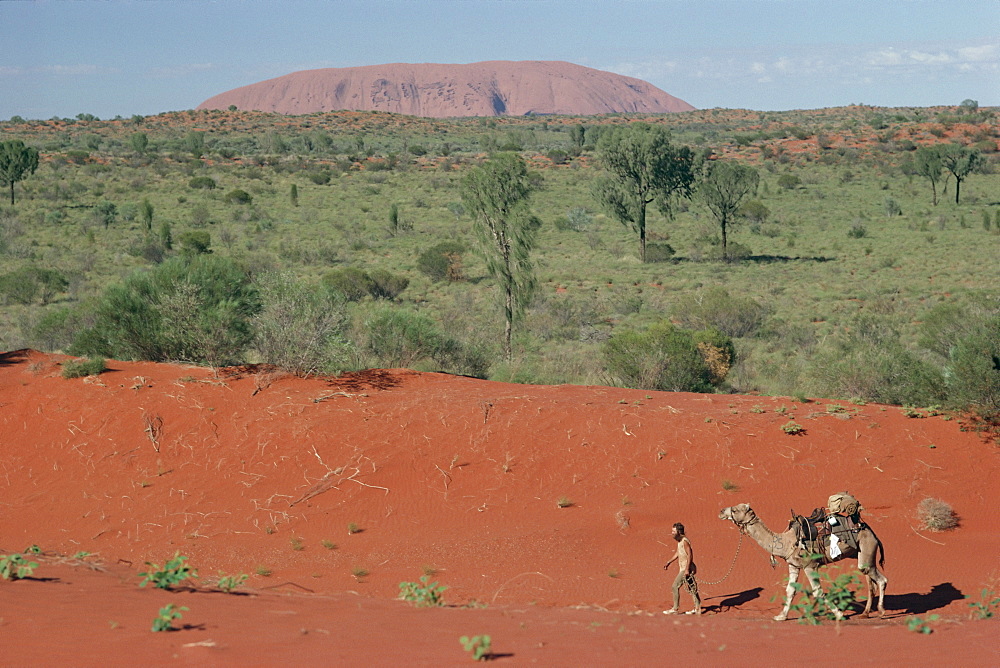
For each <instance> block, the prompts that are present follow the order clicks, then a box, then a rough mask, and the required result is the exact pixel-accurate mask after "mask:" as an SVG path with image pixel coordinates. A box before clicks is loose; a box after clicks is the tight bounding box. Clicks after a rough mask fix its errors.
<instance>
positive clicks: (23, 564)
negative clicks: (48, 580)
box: [0, 554, 38, 580]
mask: <svg viewBox="0 0 1000 668" xmlns="http://www.w3.org/2000/svg"><path fill="white" fill-rule="evenodd" d="M36 568H38V563H37V562H35V561H28V560H27V559H25V558H24V557H22V556H21V555H20V554H3V555H0V577H2V578H3V579H4V580H20V579H22V578H27V577H31V574H32V573H34V572H35V569H36Z"/></svg>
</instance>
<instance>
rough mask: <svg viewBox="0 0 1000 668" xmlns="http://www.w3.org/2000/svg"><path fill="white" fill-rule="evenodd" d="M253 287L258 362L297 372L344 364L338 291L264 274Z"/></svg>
mask: <svg viewBox="0 0 1000 668" xmlns="http://www.w3.org/2000/svg"><path fill="white" fill-rule="evenodd" d="M256 285H257V287H258V290H259V294H260V300H261V310H260V312H259V313H258V314H257V315H255V316H254V317H253V327H254V347H255V348H256V349H257V352H258V353H259V354H260V357H261V360H262V361H264V362H266V363H268V364H274V365H275V366H277V367H279V368H281V369H285V370H287V371H291V372H292V373H294V374H296V375H300V376H305V375H309V374H313V373H335V372H337V371H339V370H341V369H342V368H343V366H344V363H345V359H346V353H347V351H348V346H347V342H346V339H345V337H344V330H345V328H346V326H347V311H346V305H345V300H344V298H343V297H342V296H341V295H340V293H337V292H333V291H330V290H329V289H326V288H318V289H317V288H312V287H310V286H308V285H305V284H304V283H301V282H299V281H296V280H295V279H294V277H293V276H292V275H291V274H288V273H274V274H264V275H263V276H261V277H260V278H258V279H257V281H256Z"/></svg>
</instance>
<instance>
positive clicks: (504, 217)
mask: <svg viewBox="0 0 1000 668" xmlns="http://www.w3.org/2000/svg"><path fill="white" fill-rule="evenodd" d="M531 191H532V187H531V184H530V182H529V180H528V168H527V165H526V164H525V162H524V159H522V158H521V156H519V155H517V154H516V153H498V154H496V155H495V156H493V157H492V158H490V159H489V160H487V161H486V162H485V163H483V165H482V166H480V167H476V168H474V169H472V170H470V171H469V173H468V174H466V176H465V178H464V179H462V202H463V203H464V204H465V208H466V209H467V210H468V211H469V213H471V214H472V215H473V216H474V217H475V225H474V226H475V231H476V238H477V240H478V242H479V243H478V250H479V252H480V254H481V255H482V256H483V259H484V260H485V261H486V269H487V271H488V272H489V273H490V276H492V277H493V278H494V279H495V280H496V282H497V285H498V287H499V288H500V291H501V294H502V299H503V313H504V321H505V325H504V339H503V352H504V358H505V359H506V360H507V361H510V360H511V359H512V358H513V353H512V347H511V338H512V337H511V334H512V331H513V324H514V321H515V320H516V319H517V318H518V317H519V316H520V315H521V314H522V313H523V311H524V307H525V306H526V305H527V304H528V302H529V301H530V299H531V294H532V292H533V291H534V287H535V272H534V267H533V266H532V264H531V248H532V245H533V242H534V236H535V232H534V229H533V226H532V223H531V216H530V215H529V212H528V207H527V203H528V198H529V197H530V195H531Z"/></svg>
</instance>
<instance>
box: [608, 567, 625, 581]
mask: <svg viewBox="0 0 1000 668" xmlns="http://www.w3.org/2000/svg"><path fill="white" fill-rule="evenodd" d="M621 575H622V574H621V573H619V572H618V569H617V568H612V569H611V570H610V571H608V577H609V578H614V579H618V578H620V577H621Z"/></svg>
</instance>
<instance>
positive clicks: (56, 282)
mask: <svg viewBox="0 0 1000 668" xmlns="http://www.w3.org/2000/svg"><path fill="white" fill-rule="evenodd" d="M570 138H571V146H570V151H569V153H570V154H572V153H573V151H576V152H577V154H578V153H579V151H580V150H582V149H583V147H584V146H585V145H588V144H590V145H592V147H593V150H594V152H595V157H596V159H597V162H598V165H599V166H600V167H601V170H602V172H601V175H600V176H599V177H598V178H597V179H595V181H594V185H593V189H592V192H593V195H594V197H595V200H596V201H597V202H598V203H599V204H600V206H601V207H602V208H603V209H604V211H605V212H606V213H607V214H608V215H609V216H610V217H611V218H612V219H614V220H617V221H618V222H619V223H621V224H622V225H625V226H626V227H627V228H629V229H631V230H632V231H633V232H634V233H635V234H636V235H637V236H638V241H639V253H638V254H639V257H640V260H641V261H643V262H646V261H656V260H659V259H663V258H664V255H665V256H666V257H670V255H672V253H673V251H672V249H670V248H669V246H668V245H666V244H649V245H647V220H648V212H649V210H651V208H655V209H656V210H658V211H659V212H660V213H661V214H662V215H663V216H664V217H665V218H666V219H667V220H670V219H671V218H672V216H673V213H674V212H675V211H676V210H677V208H678V207H679V206H687V204H683V202H685V201H690V202H696V203H699V204H700V205H702V206H704V207H705V209H707V211H708V212H710V215H711V217H712V218H713V219H714V221H715V224H716V226H717V228H718V230H719V232H720V237H719V239H718V240H717V241H716V242H715V244H717V249H718V252H717V254H716V255H715V257H716V258H717V259H720V260H723V261H728V260H731V259H733V258H736V257H739V254H738V252H736V253H734V252H733V249H732V247H731V244H730V241H729V233H730V232H731V231H732V230H733V227H734V226H735V225H737V224H738V223H741V222H751V223H753V221H755V220H756V221H757V224H760V223H761V222H763V221H764V220H766V218H767V216H768V211H767V209H766V207H764V206H763V205H762V204H761V203H760V202H759V201H756V200H754V199H753V197H754V196H755V194H756V192H757V189H758V187H759V184H760V181H761V179H760V174H759V173H758V171H757V170H756V169H755V168H753V167H751V166H749V165H746V164H742V163H739V162H735V161H728V160H720V159H714V157H713V156H712V155H710V154H709V153H707V152H701V153H699V152H697V151H695V150H693V149H692V148H690V147H688V146H683V145H677V144H675V143H674V142H673V141H672V137H671V135H670V133H669V132H668V131H667V130H666V129H664V128H663V127H661V126H656V125H647V124H643V123H634V124H629V125H625V126H613V127H607V128H584V127H583V126H578V127H573V128H572V129H571V130H570ZM269 141H270V142H272V148H275V152H281V145H280V137H273V136H272V137H270V139H269ZM316 141H317V142H319V143H320V144H323V143H324V142H323V141H321V140H319V139H316ZM130 144H131V148H132V149H133V150H134V151H135V152H136V153H137V154H144V153H146V152H147V151H148V150H149V142H148V138H146V137H145V135H144V134H143V133H135V134H133V135H132V136H131V139H130ZM185 147H186V149H187V150H189V151H190V152H191V154H192V155H193V156H194V157H195V158H198V157H200V156H201V155H203V153H204V150H205V146H204V134H203V133H189V134H188V135H187V136H186V137H185ZM0 148H2V151H0V185H3V186H7V185H9V186H10V188H11V201H12V203H13V201H14V200H13V192H14V191H13V187H14V184H15V183H17V182H20V181H22V180H24V179H25V178H27V177H29V176H30V175H31V174H32V173H33V172H34V171H35V169H36V168H37V165H38V152H37V150H34V149H31V148H29V147H26V146H25V145H24V144H23V143H22V142H4V143H3V146H2V147H0ZM354 148H355V149H356V153H357V155H355V156H353V157H352V158H351V159H354V158H357V157H358V156H364V155H367V156H368V157H370V156H371V155H372V153H370V152H369V151H370V147H366V145H365V142H364V140H363V139H360V141H359V142H358V143H357V145H356V146H355V147H354ZM414 148H416V153H414V154H418V153H420V152H422V151H423V150H424V149H422V148H421V147H414ZM495 148H497V149H502V148H508V149H515V150H516V149H518V148H519V145H501V144H500V143H499V142H498V143H497V145H496V147H495ZM558 157H559V156H555V158H553V157H551V156H550V159H552V161H553V162H554V163H557V164H558V163H559V162H560V161H559V160H556V158H558ZM389 159H390V162H388V163H387V164H389V165H390V168H391V156H389ZM983 164H984V161H983V158H982V156H981V154H980V153H979V152H978V151H976V150H975V149H971V148H968V147H963V146H959V145H957V144H955V145H943V146H931V147H923V148H920V149H917V150H916V153H915V155H914V161H913V165H914V170H915V173H916V174H918V175H919V176H921V177H923V178H925V179H927V180H928V181H929V182H930V184H931V187H932V193H933V200H934V203H935V204H936V203H937V195H938V190H937V188H938V184H939V183H941V181H942V179H943V178H944V175H945V174H948V175H950V176H951V177H952V178H953V179H954V181H955V201H956V202H958V201H959V193H960V186H961V184H962V182H963V181H964V180H965V179H966V178H968V177H969V176H970V175H971V174H974V173H975V172H976V171H977V170H978V169H979V168H981V167H982V166H983ZM317 173H318V174H321V173H322V172H317ZM327 173H329V172H327ZM786 177H789V179H791V178H797V177H794V176H791V175H783V176H782V179H785V178H786ZM327 180H328V179H327ZM313 181H314V183H317V181H316V180H315V179H313ZM188 186H189V188H191V189H208V190H211V189H214V188H216V183H215V181H214V180H213V179H212V178H210V177H206V176H195V177H192V179H191V180H190V182H189V183H188ZM779 186H781V187H783V188H795V187H797V186H798V184H792V183H787V184H786V183H783V182H782V180H781V179H779ZM536 189H537V180H535V179H533V177H532V174H531V173H530V170H528V169H527V164H526V162H525V161H524V159H523V158H522V157H521V156H520V155H519V154H517V153H515V152H511V151H499V152H496V153H494V154H492V155H491V156H490V157H489V159H487V160H486V161H485V162H483V163H482V164H479V165H478V166H475V167H472V168H470V169H468V170H467V171H466V174H465V176H464V178H463V179H462V181H461V186H460V197H461V202H462V204H461V206H460V207H459V208H461V209H462V211H461V212H456V217H458V216H462V215H466V214H467V215H469V216H471V217H472V218H473V220H474V223H473V229H474V230H475V232H476V240H477V244H476V246H475V250H476V252H477V253H478V254H479V256H480V257H481V259H482V261H483V262H484V263H485V266H486V271H487V273H488V274H489V276H490V277H491V278H492V279H493V281H494V284H495V286H496V290H497V294H498V297H499V299H498V304H499V311H500V313H501V317H502V320H503V328H504V329H503V336H502V339H501V341H502V343H501V344H500V348H501V351H500V356H501V357H502V358H503V359H504V360H505V361H507V362H508V363H509V362H511V361H512V359H513V352H514V351H513V341H514V334H515V327H516V325H517V324H518V323H519V322H520V321H521V320H522V318H523V316H524V313H525V310H526V309H527V308H528V307H529V306H530V305H531V303H532V298H533V296H534V291H535V288H536V281H537V277H536V272H535V267H534V264H533V262H532V257H531V255H532V250H533V247H534V245H535V243H536V233H537V231H538V228H539V226H540V224H541V222H540V221H539V220H538V218H537V217H535V216H534V215H532V213H531V211H530V208H529V206H528V204H529V202H530V199H531V196H532V193H533V192H534V191H535V190H536ZM290 198H291V201H292V204H293V206H298V190H297V189H296V188H295V186H294V185H293V187H292V190H291V192H290ZM252 200H253V197H252V195H250V194H249V193H247V192H246V191H244V190H240V189H235V190H231V191H229V192H228V193H227V194H226V195H225V196H224V198H223V201H225V202H226V203H228V204H231V205H234V206H239V205H247V206H249V205H251V204H252ZM132 209H135V210H132ZM155 213H156V212H155V209H154V207H153V206H152V204H150V203H149V201H148V199H144V200H143V201H142V203H141V204H140V205H138V206H137V207H134V206H133V207H131V208H127V207H126V206H122V207H120V208H119V207H116V205H114V204H113V203H111V202H109V201H106V200H105V201H102V202H99V203H98V205H96V206H95V207H94V216H95V220H99V221H100V223H101V224H102V225H103V226H104V227H105V228H106V227H108V226H110V225H113V224H114V223H115V221H116V219H117V218H118V217H124V218H126V219H129V220H138V221H140V222H141V223H142V226H143V229H144V230H145V236H144V242H143V243H145V244H146V246H145V248H144V249H143V250H142V254H143V256H145V257H147V258H148V259H150V260H151V261H153V262H156V263H158V264H156V266H155V267H153V268H152V269H150V270H146V271H139V272H135V273H133V274H131V275H129V276H127V277H126V278H125V279H124V281H122V282H121V283H119V284H116V285H114V286H111V287H109V288H108V289H107V290H105V292H104V293H103V294H102V295H101V296H100V297H99V298H98V299H96V300H94V301H92V302H88V303H85V304H82V305H80V306H79V307H75V308H66V307H63V308H58V309H54V310H51V311H50V312H49V313H48V314H47V315H46V316H45V317H44V318H43V320H42V321H41V322H39V323H38V325H37V327H36V335H37V337H38V339H39V340H44V341H46V342H48V343H49V344H50V345H49V346H48V347H49V348H50V349H65V350H67V351H69V352H71V353H73V354H78V355H87V356H106V357H113V358H119V359H147V360H154V361H172V360H185V361H192V362H198V363H205V364H211V365H216V366H218V365H228V364H237V363H242V362H245V361H247V360H255V361H257V360H259V361H263V362H266V363H270V364H275V365H277V366H279V367H281V368H285V369H288V370H290V371H292V372H295V373H299V374H312V373H334V372H337V371H339V370H343V369H346V368H351V367H356V366H358V365H359V364H369V365H373V366H374V365H380V366H413V365H415V364H417V363H418V362H421V361H424V362H427V361H430V362H431V363H433V365H435V366H436V367H438V368H441V369H443V370H447V371H452V372H456V373H467V374H471V375H477V376H485V375H486V374H487V372H488V370H489V368H490V366H491V364H492V363H493V361H494V360H493V354H492V351H491V350H489V349H488V348H487V347H482V346H475V345H470V344H468V343H463V342H462V341H460V340H459V339H457V338H454V337H452V336H449V335H448V334H446V333H445V332H444V331H443V330H441V329H440V328H439V327H438V326H437V325H436V324H435V322H434V321H433V320H432V319H431V318H429V317H427V316H426V315H423V314H421V313H419V312H417V311H413V310H409V309H403V308H400V307H399V306H398V305H395V304H394V302H395V301H396V300H397V298H398V297H399V296H400V295H401V294H402V293H403V292H404V291H405V290H406V288H407V284H408V279H407V278H406V277H405V276H403V275H397V274H393V273H391V272H387V271H384V270H370V271H368V270H362V269H360V268H355V267H346V268H342V269H336V270H333V271H330V272H328V273H327V274H325V275H324V276H323V278H322V281H321V282H320V283H319V284H318V285H312V284H309V283H305V282H302V281H300V280H299V279H296V278H294V277H293V276H292V275H291V274H288V273H280V272H276V271H251V270H249V269H248V268H246V267H244V266H241V265H240V263H239V262H237V261H235V260H232V259H228V258H224V257H221V256H217V255H214V254H212V252H211V251H212V249H211V237H210V236H209V233H208V232H207V231H204V230H190V231H186V232H184V233H183V234H182V235H180V236H179V237H178V239H176V240H174V239H173V235H172V233H171V230H170V226H169V224H168V223H166V222H164V223H163V224H162V225H161V226H160V227H159V228H154V218H155ZM575 216H576V220H573V221H571V220H569V219H567V222H566V224H567V225H570V226H576V227H579V228H582V227H585V226H586V224H587V223H586V221H585V220H582V219H583V218H585V216H586V214H585V211H584V213H583V214H579V213H577V214H575ZM154 229H156V232H154ZM388 229H389V232H390V234H391V235H395V234H400V233H403V232H405V231H406V229H407V228H406V222H405V218H402V217H401V214H400V210H399V209H398V207H397V206H396V205H395V204H394V205H393V206H392V208H391V210H390V214H389V227H388ZM175 246H176V248H175ZM663 246H665V247H666V249H664V248H663ZM466 250H467V249H466V248H465V246H464V245H463V244H461V243H460V242H458V241H446V242H442V243H439V244H437V245H436V246H433V247H431V248H429V249H428V250H427V251H426V252H425V253H423V254H422V255H421V256H420V258H419V261H418V268H419V269H420V271H422V272H424V273H425V274H427V275H428V276H430V277H432V279H433V280H441V281H444V280H448V281H457V280H461V279H462V278H464V275H463V261H462V256H463V254H464V253H465V252H466ZM175 251H176V254H173V253H174V252H175ZM67 283H68V281H67V279H66V277H65V276H62V275H61V274H60V273H59V272H56V271H53V270H46V269H41V268H38V267H29V268H28V269H24V270H20V271H18V272H13V273H11V274H6V275H3V276H0V295H2V296H4V297H6V299H7V300H8V301H9V302H16V303H31V302H33V301H34V300H39V301H40V302H41V303H43V304H45V303H47V302H49V301H50V300H51V299H52V297H53V296H54V295H55V294H58V293H59V292H60V291H62V290H65V288H66V284H67ZM710 297H711V299H710V300H709V301H710V302H714V304H715V311H714V312H713V311H712V310H711V309H710V308H708V307H706V306H704V305H703V304H702V303H699V304H698V305H697V307H696V306H695V305H693V304H689V305H687V307H685V308H681V309H678V312H676V313H674V314H672V318H671V319H669V320H667V319H664V320H662V321H660V322H658V323H655V324H653V325H652V326H650V327H647V328H645V329H642V330H628V329H624V328H623V329H616V330H615V332H614V333H613V334H612V335H611V336H610V337H608V338H607V339H606V340H605V341H604V342H603V343H602V345H601V348H600V352H601V358H602V362H603V367H604V369H605V373H606V378H607V381H608V382H609V383H614V384H620V385H625V386H631V387H641V388H648V389H658V390H671V391H699V392H707V391H714V390H716V389H718V388H724V387H725V386H726V378H727V375H728V373H729V371H730V370H731V369H732V368H733V366H734V365H735V364H736V363H737V350H738V347H737V345H736V343H734V339H736V340H738V339H740V338H744V337H751V336H755V335H758V334H759V333H760V332H761V331H762V330H764V329H765V328H766V326H765V324H764V323H765V321H766V319H767V314H766V313H765V312H764V311H765V309H763V308H762V307H760V306H759V305H757V304H756V303H752V302H751V303H747V302H740V301H739V300H734V299H732V298H730V297H729V295H728V294H727V293H724V292H723V293H721V294H719V293H712V294H711V295H710ZM360 302H364V303H365V308H364V309H363V310H361V311H355V315H356V314H357V313H361V314H362V315H361V316H357V315H356V317H354V318H353V319H352V316H351V310H350V309H351V307H350V306H349V305H350V304H352V303H360ZM956 309H958V310H952V311H942V312H941V313H937V312H932V313H931V314H930V315H929V316H928V321H930V322H935V323H937V324H936V325H935V326H936V328H937V329H934V330H933V331H931V330H928V331H927V332H926V333H925V335H924V339H923V340H922V345H923V346H924V347H923V350H924V352H925V353H926V354H923V355H918V354H915V353H913V352H912V351H910V350H908V349H906V348H905V347H903V346H902V345H901V344H900V343H899V340H898V336H894V335H893V333H892V332H891V331H887V330H886V329H885V326H884V323H881V322H880V323H872V322H865V321H863V320H859V321H858V322H856V323H854V327H852V328H851V329H850V330H847V329H845V331H844V332H843V335H842V336H838V337H836V338H835V340H832V341H830V342H828V345H827V346H826V347H825V348H824V349H822V350H819V351H818V352H817V353H816V358H815V360H814V362H813V363H812V364H811V365H810V368H809V369H808V370H807V371H806V372H805V373H804V375H803V378H804V379H806V381H807V382H808V383H809V384H811V387H813V388H815V389H816V393H817V394H827V395H830V396H845V397H858V398H862V399H865V400H869V401H884V402H887V403H917V404H923V405H929V404H952V405H958V402H959V398H961V399H960V401H961V402H963V405H965V406H974V407H981V408H983V409H984V410H987V411H993V412H996V411H1000V387H998V381H997V379H996V376H997V374H998V373H1000V366H998V364H997V362H996V360H997V359H1000V349H998V348H1000V343H998V342H1000V315H998V312H1000V310H998V307H997V305H996V304H995V303H994V302H991V301H990V300H989V299H988V298H986V299H983V300H981V301H978V302H976V303H970V304H965V305H963V306H961V307H956ZM699 312H701V314H700V315H697V313H699ZM991 365H992V366H991Z"/></svg>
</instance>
